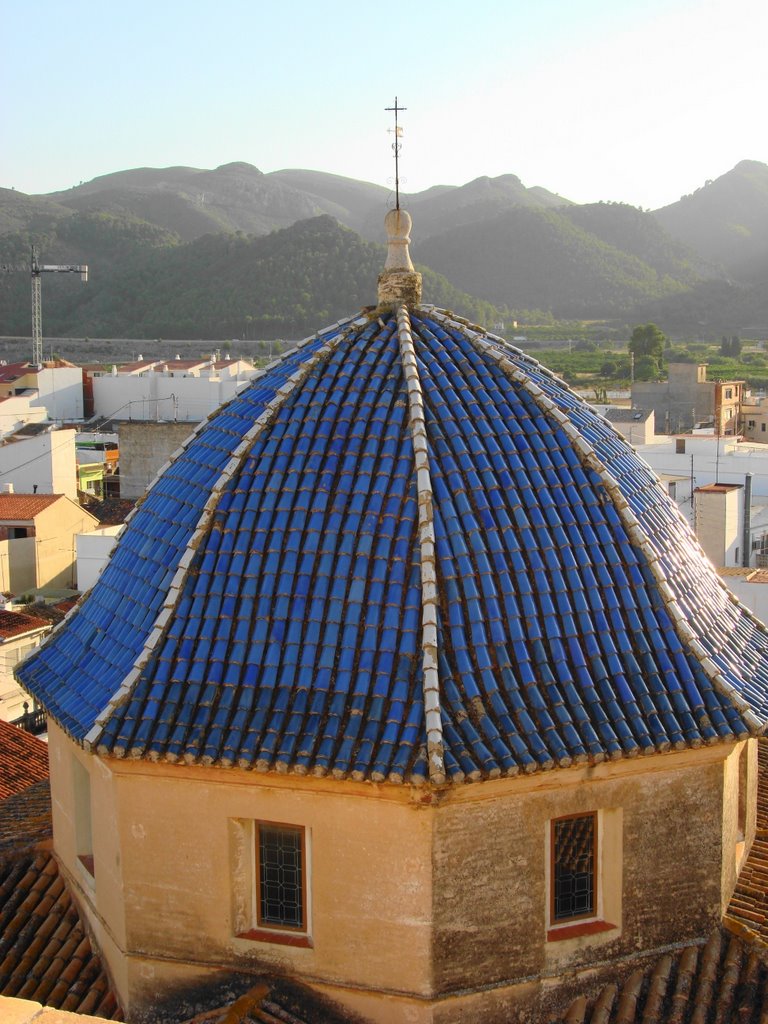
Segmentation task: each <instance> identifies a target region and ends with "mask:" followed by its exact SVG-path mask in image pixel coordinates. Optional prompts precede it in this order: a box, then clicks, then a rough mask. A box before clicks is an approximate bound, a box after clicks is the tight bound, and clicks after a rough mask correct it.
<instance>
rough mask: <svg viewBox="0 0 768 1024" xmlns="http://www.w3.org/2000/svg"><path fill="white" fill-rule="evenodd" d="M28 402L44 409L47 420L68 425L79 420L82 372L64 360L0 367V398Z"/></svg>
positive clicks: (81, 398)
mask: <svg viewBox="0 0 768 1024" xmlns="http://www.w3.org/2000/svg"><path fill="white" fill-rule="evenodd" d="M13 397H22V398H27V399H29V404H30V405H31V406H33V407H35V408H42V409H45V410H46V411H47V413H48V419H51V420H58V421H60V422H61V421H66V422H71V421H72V420H81V419H82V418H83V371H82V370H81V369H80V367H79V366H73V365H72V364H71V363H66V362H65V361H64V360H56V361H55V362H52V363H43V364H42V366H35V365H34V364H32V363H26V362H22V363H5V364H0V398H13Z"/></svg>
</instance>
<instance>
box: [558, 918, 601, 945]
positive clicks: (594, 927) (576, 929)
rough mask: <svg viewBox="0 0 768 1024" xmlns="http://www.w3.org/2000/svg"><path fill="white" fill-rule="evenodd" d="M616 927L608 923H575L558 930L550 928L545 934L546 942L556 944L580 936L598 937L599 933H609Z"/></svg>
mask: <svg viewBox="0 0 768 1024" xmlns="http://www.w3.org/2000/svg"><path fill="white" fill-rule="evenodd" d="M615 927H616V925H615V924H611V923H610V922H609V921H577V922H576V923H575V924H566V925H560V926H559V927H558V928H550V929H549V930H548V932H547V942H558V941H560V940H561V939H578V938H580V937H581V936H582V935H598V934H599V933H600V932H610V931H612V930H613V929H614V928H615Z"/></svg>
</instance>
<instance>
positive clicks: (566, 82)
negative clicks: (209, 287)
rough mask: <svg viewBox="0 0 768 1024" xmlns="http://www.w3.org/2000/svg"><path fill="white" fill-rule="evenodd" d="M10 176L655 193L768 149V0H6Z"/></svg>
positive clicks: (691, 183)
mask: <svg viewBox="0 0 768 1024" xmlns="http://www.w3.org/2000/svg"><path fill="white" fill-rule="evenodd" d="M0 39H1V40H2V46H1V47H0V54H1V55H2V59H1V60H0V87H1V90H2V91H1V92H0V95H1V96H2V100H0V186H5V187H14V188H16V189H18V190H20V191H22V192H31V193H38V192H51V191H54V190H58V189H64V188H69V187H70V186H72V185H75V184H77V183H78V182H80V181H87V180H89V179H91V178H94V177H96V176H97V175H99V174H106V173H109V172H111V171H116V170H124V169H126V168H132V167H142V166H152V167H164V166H168V165H171V164H184V165H188V166H193V167H216V166H218V165H220V164H223V163H228V162H230V161H233V160H244V161H247V162H249V163H252V164H255V165H256V166H257V167H259V168H260V169H261V170H263V171H272V170H278V169H280V168H284V167H306V168H312V169H316V170H322V171H330V172H333V173H337V174H344V175H348V176H349V177H353V178H363V179H365V180H367V181H373V182H377V183H379V184H382V185H387V184H390V183H391V182H392V180H393V173H394V172H393V165H392V159H391V149H390V144H391V139H390V138H389V137H388V135H387V129H388V127H389V126H390V124H391V121H390V116H391V115H389V114H386V113H385V112H384V108H385V107H387V106H390V105H391V103H392V101H393V99H394V97H395V95H396V94H397V96H398V97H399V100H400V103H401V104H403V105H404V106H405V107H407V108H408V109H407V111H406V113H404V114H403V115H402V122H401V123H402V124H403V127H404V132H405V133H404V137H403V150H402V163H401V174H402V177H403V179H404V182H403V185H402V188H403V190H404V191H406V192H408V191H419V190H420V189H423V188H427V187H429V186H430V185H433V184H438V183H441V184H462V183H463V182H466V181H470V180H471V179H473V178H476V177H478V176H479V175H482V174H487V175H491V176H493V175H498V174H505V173H510V172H511V173H514V174H517V175H518V176H519V177H520V178H521V179H522V181H523V183H524V184H525V185H528V186H531V185H542V186H544V187H545V188H548V189H550V190H551V191H553V192H559V193H560V194H561V195H563V196H566V197H568V198H570V199H574V200H576V201H577V202H592V201H595V200H598V199H605V200H620V201H623V202H628V203H632V204H634V205H637V206H643V207H651V208H656V207H658V206H663V205H665V204H666V203H670V202H674V201H675V200H677V199H678V198H679V197H680V196H681V195H683V194H685V193H688V192H692V191H693V190H694V189H696V188H698V187H699V186H700V185H702V184H703V183H704V181H705V180H706V179H708V178H716V177H718V175H720V174H723V173H724V172H725V171H727V170H729V169H730V168H731V167H733V166H734V164H736V163H738V161H739V160H744V159H751V160H761V161H764V162H768V132H766V113H765V103H766V98H768V57H767V56H766V48H767V47H768V0H504V2H501V0H498V2H497V0H462V2H458V0H440V2H436V0H412V2H409V3H403V2H399V0H392V2H390V3H389V4H387V3H382V2H377V3H370V2H368V0H356V2H349V0H325V2H323V3H319V2H317V0H311V2H310V0H270V2H269V3H266V2H263V0H218V2H206V3H202V2H198V0H185V2H183V3H182V2H180V0H151V2H149V0H131V2H127V0H122V2H118V0H93V2H91V0H57V2H55V3H54V2H52V0H34V2H33V3H31V4H30V2H29V0H23V2H22V0H0Z"/></svg>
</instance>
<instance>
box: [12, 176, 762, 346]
mask: <svg viewBox="0 0 768 1024" xmlns="http://www.w3.org/2000/svg"><path fill="white" fill-rule="evenodd" d="M404 204H405V205H406V206H407V207H408V208H409V209H410V210H411V212H412V215H413V218H414V227H413V231H412V238H413V246H412V252H413V253H414V256H415V258H417V259H418V260H420V262H421V264H422V266H423V269H424V273H425V275H426V288H425V293H426V297H427V299H429V300H431V301H434V302H437V303H441V304H446V305H450V306H453V307H455V308H456V309H457V310H461V311H464V312H466V313H467V314H468V315H470V316H472V318H473V319H478V320H481V321H484V322H485V321H487V320H488V319H489V318H493V317H496V316H501V317H503V318H504V319H505V320H506V321H507V322H508V321H509V319H510V318H514V319H518V320H524V319H526V318H527V315H526V313H525V311H527V310H539V311H541V313H540V314H537V319H538V320H539V321H540V322H548V321H551V320H552V319H554V318H560V319H562V318H568V319H589V320H592V319H611V320H613V321H615V322H617V323H620V324H625V325H626V324H631V323H633V322H637V321H638V320H648V319H652V320H655V321H658V322H660V323H661V324H662V326H663V327H664V328H665V329H666V330H668V331H675V332H676V333H680V334H685V335H689V336H697V335H703V336H712V337H714V336H716V335H717V334H718V333H719V332H721V331H723V330H724V331H726V332H729V333H731V332H734V331H741V330H747V329H749V330H754V331H757V332H760V331H764V332H765V334H766V335H768V308H767V306H766V301H765V300H764V298H763V296H764V294H765V293H766V289H765V287H764V286H765V284H766V283H767V282H768V166H766V165H765V164H760V163H757V162H755V161H743V162H742V163H740V164H738V165H737V167H735V168H734V169H733V170H732V171H729V172H728V173H727V174H725V175H723V176H722V177H721V178H718V179H716V180H715V181H713V182H708V183H707V185H706V186H705V187H704V188H702V189H699V190H697V191H696V192H694V193H693V194H692V195H690V196H685V197H683V198H682V199H681V200H680V201H679V202H678V203H674V204H671V205H670V206H668V207H665V208H664V209H663V210H659V211H656V213H651V212H649V211H642V210H639V209H636V208H634V207H631V206H627V205H625V204H621V203H594V204H588V205H583V206H579V205H576V204H574V203H572V202H570V201H569V200H568V199H566V198H564V197H562V196H559V195H557V194H555V193H553V192H549V191H547V190H546V189H543V188H540V187H537V186H534V187H530V188H529V187H526V186H525V185H523V183H522V182H521V181H520V179H519V178H518V177H517V176H515V175H514V174H504V175H500V176H499V177H496V178H489V177H480V178H477V179H475V180H474V181H471V182H468V183H467V184H466V185H462V186H460V187H454V186H445V185H437V186H434V187H432V188H430V189H427V190H425V191H423V192H420V193H416V194H413V195H410V196H407V197H404ZM389 205H391V192H390V191H389V190H388V189H386V188H384V187H382V186H379V185H374V184H371V183H370V182H362V181H356V180H354V179H350V178H345V177H343V176H340V175H332V174H325V173H323V172H320V171H311V170H301V169H292V170H283V171H275V172H272V173H270V174H263V173H262V172H261V171H259V170H258V168H256V167H253V166H252V165H250V164H246V163H230V164H225V165H223V166H221V167H218V168H215V169H214V170H205V169H199V168H192V167H167V168H138V169H134V170H125V171H118V172H116V173H114V174H108V175H103V176H102V177H99V178H95V179H94V180H93V181H90V182H86V183H83V184H81V185H79V186H77V187H76V188H72V189H68V190H66V191H63V192H58V193H53V194H51V195H49V196H25V195H23V194H21V193H17V192H15V191H14V190H9V189H0V263H4V264H5V263H10V264H12V265H13V264H17V265H21V264H23V263H26V265H28V263H29V246H30V244H31V243H32V242H34V243H35V244H37V246H38V248H39V252H40V256H41V259H42V260H43V261H44V262H48V263H53V262H59V263H61V262H64V263H69V262H78V263H81V262H82V263H88V264H89V266H90V268H91V279H90V283H89V284H88V286H87V287H86V288H82V287H80V286H79V285H78V284H77V283H75V281H73V280H72V279H71V278H70V279H58V278H56V277H55V276H54V275H51V276H50V278H48V277H46V279H45V287H44V300H43V306H44V314H43V315H44V327H45V331H46V333H48V334H51V333H66V334H90V335H95V334H98V333H100V332H106V331H109V332H116V333H117V334H119V335H120V336H127V335H129V334H136V335H138V336H144V335H147V334H164V335H171V333H173V335H175V336H179V335H187V336H190V335H191V336H194V337H201V336H204V335H213V336H215V337H221V338H223V337H226V336H227V335H228V334H232V335H233V336H238V337H241V338H242V337H243V334H244V333H252V332H268V333H265V336H269V335H273V334H275V335H278V336H279V335H283V334H290V333H295V332H297V331H299V332H301V331H305V330H309V329H314V328H316V327H317V326H318V325H320V324H322V323H323V322H324V320H325V319H326V318H327V317H328V316H332V317H335V316H340V315H342V313H344V312H346V311H348V310H349V309H350V305H352V307H354V304H355V303H361V304H369V303H371V302H373V301H374V298H375V287H376V277H377V275H378V272H379V270H380V269H381V258H382V257H381V249H379V248H376V246H373V247H371V243H372V242H377V243H381V242H383V241H384V231H383V218H384V214H385V212H386V209H387V208H388V206H389ZM317 217H321V218H323V217H325V218H333V219H334V221H335V222H336V224H337V225H341V227H338V228H337V233H336V234H333V232H332V230H331V227H330V224H329V222H327V221H322V222H321V224H322V227H320V228H318V226H317V225H315V226H314V227H312V228H306V227H304V228H302V227H301V225H302V224H303V225H307V224H312V223H314V221H315V219H316V218H317ZM294 227H295V229H296V231H295V233H292V234H290V233H289V234H288V236H287V238H283V237H282V236H279V233H280V232H281V231H283V230H286V229H287V230H289V232H290V231H292V230H293V229H294ZM343 228H349V229H352V231H354V232H357V234H354V235H353V234H351V233H350V232H349V231H348V232H347V233H346V234H338V232H340V231H342V230H343ZM275 233H277V235H276V234H275ZM207 236H213V237H215V238H217V239H218V241H216V242H214V241H212V240H211V239H210V238H209V239H208V240H207V241H206V237H207ZM318 237H322V238H323V239H324V241H323V242H322V244H321V243H319V242H318ZM270 239H271V241H270ZM317 245H320V250H318V249H317V248H316V246H317ZM302 246H304V247H305V248H302ZM319 252H323V253H324V255H319ZM324 261H325V263H328V264H329V265H328V266H326V265H324ZM245 268H247V270H246V269H245ZM426 268H430V270H429V271H427V269H426ZM440 275H442V277H440ZM449 282H450V283H449ZM28 284H29V283H28V279H27V280H26V281H25V280H24V279H23V275H18V274H0V335H9V334H13V333H28V332H29V330H30V328H29V319H30V315H29V287H28ZM342 300H343V305H340V303H342ZM491 307H493V309H492V308H491Z"/></svg>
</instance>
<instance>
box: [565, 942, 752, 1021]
mask: <svg viewBox="0 0 768 1024" xmlns="http://www.w3.org/2000/svg"><path fill="white" fill-rule="evenodd" d="M767 1016H768V963H766V959H765V957H764V956H763V955H762V954H761V951H757V950H755V949H751V948H750V947H749V944H748V943H746V942H743V941H742V940H741V939H739V938H737V937H736V936H735V935H730V934H728V933H727V932H725V931H720V930H718V931H716V932H714V933H713V934H712V936H711V937H710V939H709V941H708V942H707V944H706V946H704V947H701V946H688V947H687V948H685V949H682V950H677V951H675V952H673V953H669V954H667V955H665V956H662V957H661V958H659V959H658V960H656V961H655V962H653V963H651V964H650V965H647V966H646V967H641V968H640V969H638V970H636V971H634V972H633V973H632V974H630V975H629V977H628V978H626V980H624V981H622V982H619V983H616V982H614V983H611V984H609V985H606V986H605V987H604V988H602V989H601V990H600V991H599V992H598V993H597V994H596V995H594V994H593V995H592V996H589V997H587V996H579V997H578V998H577V999H575V1000H574V1001H573V1003H572V1004H571V1006H570V1008H569V1009H568V1011H567V1013H566V1014H565V1016H564V1017H562V1018H560V1020H561V1024H641V1022H642V1024H682V1022H684V1021H685V1022H694V1021H695V1022H700V1024H705V1022H708V1021H711V1022H714V1021H717V1022H721V1024H726V1022H728V1021H738V1022H739V1024H763V1022H764V1021H765V1020H766V1019H767Z"/></svg>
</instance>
